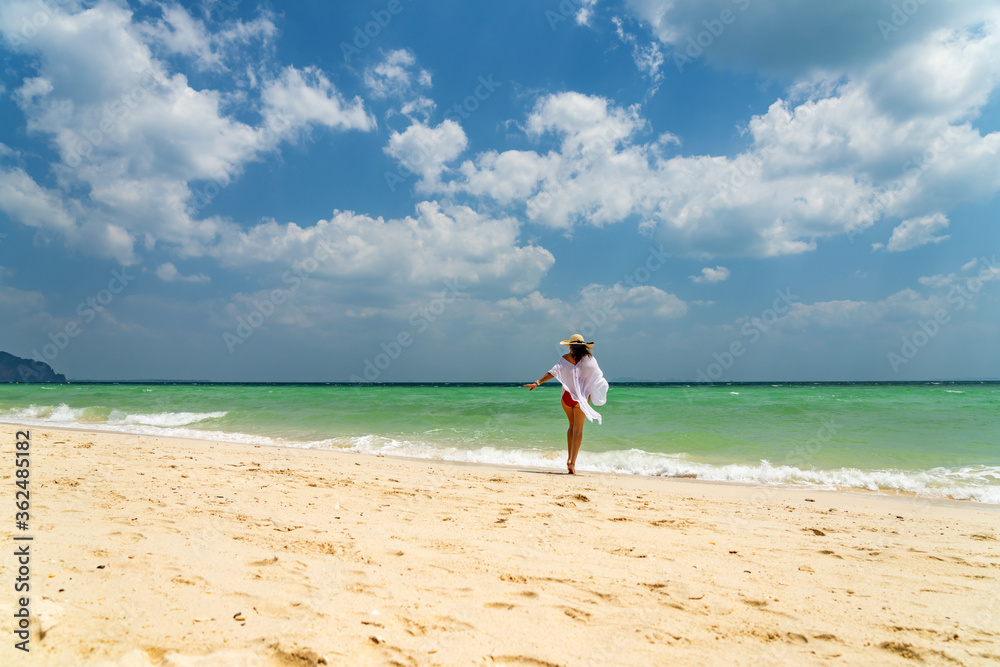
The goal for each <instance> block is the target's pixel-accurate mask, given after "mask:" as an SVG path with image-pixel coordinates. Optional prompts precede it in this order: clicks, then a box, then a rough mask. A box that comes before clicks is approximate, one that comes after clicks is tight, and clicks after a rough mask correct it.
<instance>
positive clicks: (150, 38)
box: [0, 0, 375, 264]
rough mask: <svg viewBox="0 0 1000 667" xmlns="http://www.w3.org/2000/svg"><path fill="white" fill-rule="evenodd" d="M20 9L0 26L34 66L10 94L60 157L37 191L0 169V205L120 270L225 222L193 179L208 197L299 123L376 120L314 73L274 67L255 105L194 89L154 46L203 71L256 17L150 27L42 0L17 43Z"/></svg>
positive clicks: (259, 31) (98, 9) (201, 237)
mask: <svg viewBox="0 0 1000 667" xmlns="http://www.w3.org/2000/svg"><path fill="white" fill-rule="evenodd" d="M29 11H30V12H37V11H38V9H37V5H36V4H34V3H25V2H20V1H18V0H15V1H13V2H9V3H5V4H4V5H2V6H0V33H2V34H3V36H4V37H5V38H7V39H8V42H9V43H10V44H11V45H12V48H14V49H15V50H17V51H19V52H21V53H23V54H26V55H28V56H30V57H31V58H32V59H33V62H34V63H35V64H34V65H33V67H34V69H35V72H34V73H35V74H36V75H35V76H26V77H25V78H24V83H23V84H22V85H21V87H20V88H19V89H18V90H17V91H15V93H14V99H15V100H16V101H17V103H18V104H19V106H20V107H21V109H22V111H23V112H24V114H25V117H26V118H27V131H28V133H29V134H31V135H35V136H41V137H43V138H47V139H48V140H49V141H50V142H51V145H52V147H53V148H54V149H55V151H56V152H57V154H58V156H59V160H58V162H57V163H55V164H52V165H51V168H52V169H53V170H54V171H55V173H56V179H55V182H54V184H52V185H47V186H45V187H43V186H42V185H39V184H38V183H36V182H35V181H34V180H33V179H32V178H31V177H29V176H27V175H26V174H25V173H24V172H21V171H19V170H16V169H5V170H4V175H3V180H4V182H5V183H6V187H7V188H8V193H9V194H10V198H9V199H8V200H7V202H6V207H7V209H9V210H10V211H9V213H10V215H11V217H12V218H14V219H15V220H17V221H18V222H21V223H22V224H26V225H30V226H34V227H36V228H38V229H43V228H44V229H45V230H46V232H47V233H50V235H51V233H58V234H59V235H61V236H62V237H63V238H64V239H65V242H66V243H67V244H68V245H72V246H78V247H82V248H84V249H85V250H87V251H89V252H95V253H96V254H99V255H101V256H112V257H114V258H116V259H118V260H119V261H121V262H122V263H126V264H131V263H134V262H135V261H137V260H136V257H137V254H136V253H137V249H136V246H137V244H142V245H143V246H145V247H146V248H150V247H153V246H155V245H156V244H157V243H166V244H170V245H174V246H175V247H176V250H177V252H178V253H179V254H180V255H182V256H184V255H197V254H200V253H202V252H203V251H204V248H205V247H206V246H207V245H210V244H211V243H213V242H214V240H215V239H216V238H217V236H218V234H219V233H220V228H221V227H222V226H223V223H222V221H220V220H218V219H216V218H213V217H207V218H199V217H197V216H198V211H199V210H200V209H201V208H203V206H204V204H205V203H207V198H206V197H205V196H204V195H203V192H204V191H206V190H207V189H208V188H206V187H205V186H204V185H203V183H204V182H210V183H211V188H214V191H215V192H218V190H219V189H220V188H224V187H225V186H226V185H227V184H229V183H230V182H231V181H232V180H233V179H234V178H237V177H238V176H239V175H240V174H241V172H242V170H243V169H244V167H245V165H246V164H247V163H248V162H250V161H253V160H257V159H260V157H261V156H262V155H264V154H266V153H267V152H270V151H273V150H275V149H276V148H277V147H278V146H279V145H280V143H281V142H282V141H285V140H290V139H294V138H296V137H297V136H299V135H301V134H302V133H303V132H304V131H305V130H307V129H308V128H309V127H311V126H326V127H330V128H333V129H337V130H342V131H343V130H351V129H356V130H361V131H367V130H372V129H374V127H375V123H374V120H373V119H372V118H371V116H369V115H368V113H367V112H366V111H365V109H364V107H363V104H362V103H361V101H360V100H359V99H357V98H355V99H354V100H352V101H345V100H344V99H343V97H342V96H341V95H340V94H339V92H338V91H337V90H336V89H335V87H334V86H333V84H332V83H331V82H330V81H329V79H328V78H327V77H326V75H325V74H323V73H322V72H320V71H318V70H316V69H314V68H305V69H301V70H300V69H296V68H294V67H286V68H284V69H283V70H281V71H280V73H279V75H278V76H277V77H276V78H273V79H268V80H266V81H265V82H264V84H263V86H262V88H261V90H260V93H261V98H260V100H259V102H257V103H256V104H255V103H254V102H253V101H252V100H245V99H244V98H242V97H240V96H233V95H231V94H229V93H228V92H223V91H219V90H213V89H211V88H203V89H200V90H196V89H194V88H193V87H191V86H190V85H189V84H188V80H187V78H186V76H185V75H184V74H182V73H171V72H170V70H169V69H168V66H167V65H166V64H165V63H164V62H162V61H160V60H158V59H157V58H156V57H155V56H154V53H153V50H152V49H153V48H156V49H160V50H165V51H167V52H171V53H173V52H177V53H183V54H186V55H189V56H192V57H196V58H200V59H201V60H202V61H204V63H205V65H206V66H212V67H215V66H216V65H217V64H218V63H220V62H221V61H220V60H219V58H221V57H222V56H221V55H220V54H223V53H224V54H225V55H226V56H227V57H228V56H231V55H235V54H236V53H237V51H238V47H239V46H240V45H241V44H245V43H247V42H249V41H253V40H257V39H266V38H267V37H268V36H269V35H270V34H271V33H272V32H273V24H271V23H270V22H269V20H268V19H267V18H260V19H257V20H256V21H254V22H252V23H241V22H239V21H233V22H229V23H227V24H225V25H224V26H223V27H222V28H221V30H219V31H216V32H214V33H212V32H207V28H205V26H204V24H203V23H202V22H201V21H197V20H194V19H192V18H191V17H190V16H189V15H188V14H187V13H186V11H185V10H183V9H180V8H179V7H177V6H174V5H171V6H168V8H167V10H166V14H165V17H166V18H164V19H163V21H164V22H161V23H156V24H140V23H137V22H136V19H135V18H134V17H133V15H132V13H131V12H130V11H129V10H128V9H127V8H126V7H124V6H121V5H119V4H115V3H112V2H98V3H96V4H94V5H93V6H90V7H88V8H85V9H80V8H79V7H76V6H75V5H74V6H72V7H67V8H62V9H61V8H58V7H56V6H55V5H46V11H47V12H49V14H48V19H47V23H46V25H45V26H44V30H39V31H38V32H37V34H36V35H34V36H33V37H32V38H31V39H29V40H24V39H20V38H19V35H20V30H21V27H22V23H21V21H20V19H22V18H23V17H24V16H25V15H26V12H29ZM144 40H147V41H144ZM164 40H166V41H164ZM167 42H169V44H168V43H167ZM199 54H200V55H199ZM212 54H216V55H218V56H219V57H218V58H216V57H214V56H213V55H212ZM234 105H236V106H239V105H242V108H241V109H239V110H240V111H242V112H244V115H247V112H249V114H250V115H253V114H254V113H260V114H261V115H262V116H263V117H264V120H263V122H262V123H261V125H259V126H257V127H255V126H252V125H249V124H247V123H245V122H242V121H240V120H238V119H237V118H236V117H235V115H233V113H232V111H233V110H234V108H233V107H234ZM255 107H257V108H255ZM196 188H197V189H198V192H196V191H195V190H196Z"/></svg>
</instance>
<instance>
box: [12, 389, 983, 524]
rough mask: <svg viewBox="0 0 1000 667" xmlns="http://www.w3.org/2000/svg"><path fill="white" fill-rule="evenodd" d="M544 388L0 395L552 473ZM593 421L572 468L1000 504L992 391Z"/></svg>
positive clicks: (555, 401)
mask: <svg viewBox="0 0 1000 667" xmlns="http://www.w3.org/2000/svg"><path fill="white" fill-rule="evenodd" d="M550 385H551V386H550ZM550 385H546V386H544V387H541V388H540V389H538V390H535V391H533V392H531V393H529V392H528V391H527V390H526V389H523V388H522V387H520V386H517V385H405V386H404V385H316V384H313V385H275V384H258V385H213V384H66V385H0V420H2V421H6V422H10V423H28V424H38V425H43V424H47V425H52V426H84V427H88V428H93V429H104V430H114V431H124V432H131V433H150V434H164V435H180V436H187V437H200V438H211V439H219V440H226V441H232V442H254V443H262V444H272V445H284V446H291V447H312V448H329V449H345V450H352V451H359V452H368V453H382V454H393V455H399V456H413V457H420V458H436V459H449V460H460V461H475V462H484V463H499V464H515V465H529V466H542V467H557V468H559V467H561V465H562V461H563V460H564V456H565V430H566V418H565V416H564V414H563V412H562V410H561V409H560V407H559V396H560V391H559V388H558V385H556V384H554V383H550ZM598 410H599V412H600V413H601V414H602V415H603V418H604V423H603V425H598V424H596V423H591V424H588V425H587V426H586V428H585V432H584V441H583V450H582V451H581V454H580V458H579V461H578V466H577V467H578V468H579V469H580V470H593V471H606V472H619V473H631V474H641V475H664V476H694V477H697V478H700V479H710V480H726V481H737V482H752V483H764V484H787V485H795V486H805V487H817V488H819V487H822V488H841V489H870V490H883V491H902V492H907V493H915V494H918V495H922V496H928V497H948V498H956V499H972V500H976V501H979V502H986V503H995V504H1000V428H998V424H997V422H998V416H1000V383H979V382H977V383H951V382H941V383H929V382H928V383H878V384H875V383H860V384H844V383H836V384H822V383H817V384H731V385H729V384H721V385H720V384H716V385H683V384H636V385H613V386H612V388H611V390H610V392H609V394H608V403H607V404H606V405H604V406H601V407H599V408H598Z"/></svg>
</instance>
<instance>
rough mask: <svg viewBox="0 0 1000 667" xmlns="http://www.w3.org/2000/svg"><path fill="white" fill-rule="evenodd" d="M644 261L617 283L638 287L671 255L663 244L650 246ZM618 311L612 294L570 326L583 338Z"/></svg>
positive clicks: (646, 281) (587, 336)
mask: <svg viewBox="0 0 1000 667" xmlns="http://www.w3.org/2000/svg"><path fill="white" fill-rule="evenodd" d="M647 255H648V256H647V257H646V259H645V261H643V262H642V263H641V264H639V266H637V267H635V269H633V270H632V271H631V272H630V273H626V274H625V275H624V276H622V277H621V280H620V281H619V284H622V283H624V284H625V285H627V286H628V287H629V288H635V287H640V286H642V285H645V284H646V283H648V282H649V280H650V279H651V278H652V277H653V274H654V273H656V272H657V271H659V270H660V269H661V268H663V266H664V265H665V264H666V263H667V260H668V259H669V258H670V257H672V256H673V255H671V254H670V253H664V252H663V246H662V245H660V246H659V247H658V248H653V247H652V246H650V248H649V252H648V253H647ZM617 312H618V298H617V297H616V296H614V295H612V296H610V297H608V298H607V299H605V300H604V302H603V303H601V304H599V305H598V307H597V308H596V309H587V311H586V313H585V315H586V319H585V320H582V322H577V323H573V324H571V325H570V328H571V329H573V330H574V331H576V332H577V333H579V334H580V335H581V336H583V337H584V338H590V337H591V336H593V335H594V334H595V333H597V330H598V329H600V328H601V327H603V326H604V325H605V324H607V323H608V320H609V319H610V318H611V316H612V315H614V314H615V313H617Z"/></svg>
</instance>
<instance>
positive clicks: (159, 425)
mask: <svg viewBox="0 0 1000 667" xmlns="http://www.w3.org/2000/svg"><path fill="white" fill-rule="evenodd" d="M105 414H106V415H107V416H106V417H105V416H104V415H105ZM226 414H227V413H226V412H223V411H219V412H164V413H153V414H138V413H124V412H122V411H119V410H112V411H110V413H108V411H107V409H106V408H70V407H69V406H67V405H66V404H60V405H58V406H37V405H30V406H28V407H27V408H16V409H11V410H7V411H3V412H0V422H7V423H15V424H23V425H28V426H70V427H73V426H75V427H84V428H89V429H100V430H105V431H114V432H124V433H138V434H145V435H166V436H173V437H182V438H193V439H200V440H215V441H220V442H233V443H244V444H255V445H267V446H276V447H291V448H302V449H333V450H346V451H353V452H359V453H364V454H381V455H389V456H404V457H409V458H419V459H434V460H444V461H460V462H468V463H485V464H492V465H504V466H520V467H530V468H555V469H559V470H561V469H562V468H563V465H564V460H565V459H564V457H565V454H564V452H563V450H562V449H558V450H555V449H538V448H506V447H494V446H480V447H469V448H463V447H449V446H446V445H442V444H439V443H433V442H426V441H411V440H396V439H393V438H389V437H385V436H380V435H364V436H343V437H338V438H330V439H326V440H318V441H304V440H291V439H284V438H279V437H270V436H265V435H254V434H249V433H234V432H226V431H214V430H204V429H197V428H185V427H190V426H192V425H195V424H197V423H199V422H203V421H205V420H208V419H217V418H222V417H225V416H226ZM577 468H578V469H579V470H580V471H592V472H607V473H617V474H629V475H645V476H654V477H685V478H695V479H702V480H710V481H719V482H734V483H743V484H752V485H781V486H791V487H799V488H823V489H833V490H837V489H839V490H851V489H865V490H870V491H881V492H904V493H910V494H915V495H917V496H922V497H927V498H940V499H955V500H972V501H975V502H980V503H989V504H998V505H1000V466H969V467H963V468H934V469H931V470H859V469H856V468H838V469H833V470H815V469H804V468H798V467H795V466H787V465H779V466H774V465H772V464H771V463H770V462H768V461H766V460H762V461H760V463H759V464H758V465H745V464H729V465H718V464H711V463H705V462H699V461H693V460H691V457H690V456H688V455H687V454H684V453H675V454H658V453H653V452H647V451H643V450H640V449H629V450H615V451H606V452H594V451H584V453H583V454H582V455H581V459H580V462H579V465H578V466H577Z"/></svg>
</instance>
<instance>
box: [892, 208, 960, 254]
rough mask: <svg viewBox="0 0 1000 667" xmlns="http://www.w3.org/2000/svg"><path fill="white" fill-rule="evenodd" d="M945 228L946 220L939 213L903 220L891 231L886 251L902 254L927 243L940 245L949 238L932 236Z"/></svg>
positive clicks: (946, 225)
mask: <svg viewBox="0 0 1000 667" xmlns="http://www.w3.org/2000/svg"><path fill="white" fill-rule="evenodd" d="M947 227H948V218H946V217H945V216H944V215H943V214H941V213H935V214H933V215H927V216H924V217H922V218H910V219H909V220H904V221H903V222H902V223H900V225H899V226H898V227H896V228H895V229H894V230H892V236H891V237H890V238H889V244H888V246H887V247H886V249H887V250H888V251H889V252H902V251H904V250H912V249H913V248H917V247H920V246H922V245H927V244H928V243H940V242H941V241H944V240H945V239H949V238H951V237H950V236H934V233H935V232H938V231H940V230H942V229H946V228H947Z"/></svg>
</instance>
